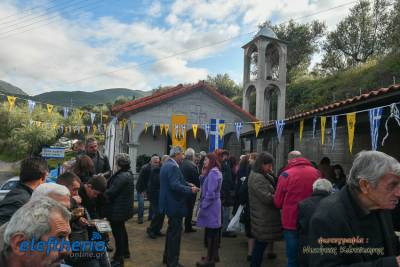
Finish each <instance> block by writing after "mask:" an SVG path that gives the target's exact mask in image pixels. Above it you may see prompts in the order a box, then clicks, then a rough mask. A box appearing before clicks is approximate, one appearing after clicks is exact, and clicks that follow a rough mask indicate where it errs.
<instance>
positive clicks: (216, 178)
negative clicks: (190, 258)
mask: <svg viewBox="0 0 400 267" xmlns="http://www.w3.org/2000/svg"><path fill="white" fill-rule="evenodd" d="M200 182H201V195H200V204H199V205H200V210H199V215H198V218H197V226H199V227H204V228H205V234H206V240H207V257H203V258H202V260H201V261H200V262H197V264H196V265H197V266H202V267H212V266H215V261H216V260H217V259H218V247H219V242H218V239H219V231H220V228H221V199H220V191H221V184H222V174H221V171H220V166H219V163H218V159H217V156H216V155H215V154H214V153H209V154H208V155H207V157H206V159H205V161H204V166H203V170H202V173H201V176H200Z"/></svg>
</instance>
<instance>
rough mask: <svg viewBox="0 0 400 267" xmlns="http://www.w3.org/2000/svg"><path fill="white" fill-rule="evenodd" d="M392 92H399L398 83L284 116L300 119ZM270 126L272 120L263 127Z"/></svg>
mask: <svg viewBox="0 0 400 267" xmlns="http://www.w3.org/2000/svg"><path fill="white" fill-rule="evenodd" d="M393 92H399V93H400V84H395V85H392V86H390V87H387V88H380V89H376V90H373V91H370V92H368V93H364V94H361V95H358V96H354V97H351V98H348V99H345V100H341V101H337V102H335V103H332V104H329V105H325V106H322V107H319V108H316V109H313V110H310V111H307V112H303V113H299V114H296V115H293V116H290V117H288V118H286V120H287V121H288V122H290V121H293V120H298V119H301V118H304V117H309V116H311V115H314V114H319V113H323V112H329V111H331V110H333V109H336V108H339V107H340V108H345V107H346V106H348V105H351V104H354V103H358V102H362V101H365V100H370V99H373V98H376V97H379V96H382V95H386V94H389V93H393ZM397 101H398V100H397ZM270 126H273V122H271V123H268V124H267V125H266V126H265V127H264V128H268V127H270Z"/></svg>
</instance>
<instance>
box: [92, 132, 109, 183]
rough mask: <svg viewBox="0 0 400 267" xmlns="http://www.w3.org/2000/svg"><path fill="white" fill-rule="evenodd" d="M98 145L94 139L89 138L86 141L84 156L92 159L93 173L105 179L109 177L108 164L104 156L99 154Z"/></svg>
mask: <svg viewBox="0 0 400 267" xmlns="http://www.w3.org/2000/svg"><path fill="white" fill-rule="evenodd" d="M98 148H99V145H98V144H97V140H96V138H94V137H89V138H88V139H87V140H86V154H87V155H88V156H89V157H90V158H91V159H92V161H93V164H94V169H95V173H94V174H101V175H103V176H104V177H106V178H109V177H110V176H111V167H110V162H109V161H108V158H107V156H106V155H102V154H100V152H99V150H98Z"/></svg>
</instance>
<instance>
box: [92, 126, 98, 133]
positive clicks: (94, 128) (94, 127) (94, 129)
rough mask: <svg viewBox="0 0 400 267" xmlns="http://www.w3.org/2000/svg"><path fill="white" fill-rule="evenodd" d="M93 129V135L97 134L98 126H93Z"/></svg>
mask: <svg viewBox="0 0 400 267" xmlns="http://www.w3.org/2000/svg"><path fill="white" fill-rule="evenodd" d="M92 128H93V134H96V131H97V127H96V125H95V124H93V126H92Z"/></svg>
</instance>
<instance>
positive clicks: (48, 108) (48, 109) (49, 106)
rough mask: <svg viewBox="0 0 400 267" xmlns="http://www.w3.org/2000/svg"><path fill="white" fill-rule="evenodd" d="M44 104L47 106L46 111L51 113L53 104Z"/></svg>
mask: <svg viewBox="0 0 400 267" xmlns="http://www.w3.org/2000/svg"><path fill="white" fill-rule="evenodd" d="M46 106H47V112H48V113H49V114H51V113H52V112H53V108H54V106H53V105H50V104H46Z"/></svg>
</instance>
